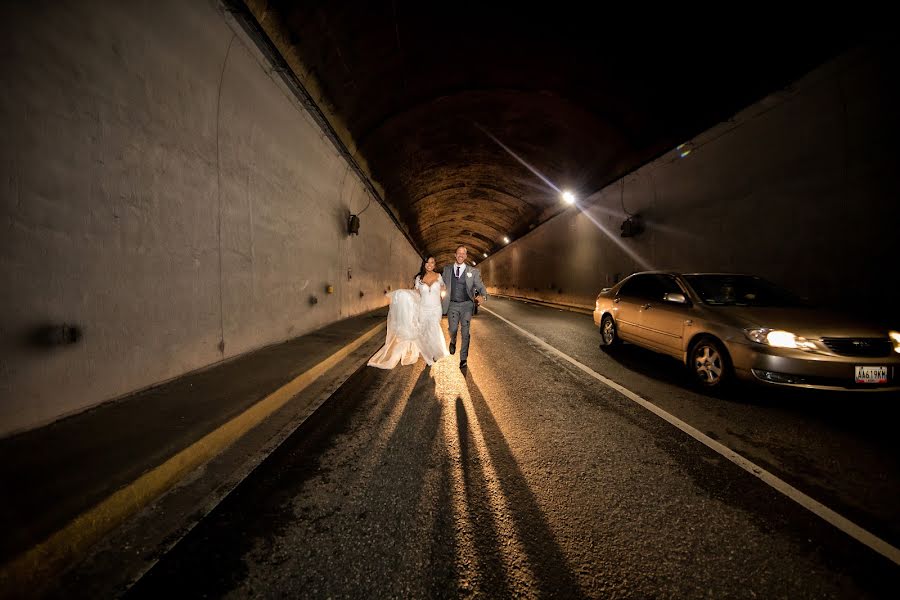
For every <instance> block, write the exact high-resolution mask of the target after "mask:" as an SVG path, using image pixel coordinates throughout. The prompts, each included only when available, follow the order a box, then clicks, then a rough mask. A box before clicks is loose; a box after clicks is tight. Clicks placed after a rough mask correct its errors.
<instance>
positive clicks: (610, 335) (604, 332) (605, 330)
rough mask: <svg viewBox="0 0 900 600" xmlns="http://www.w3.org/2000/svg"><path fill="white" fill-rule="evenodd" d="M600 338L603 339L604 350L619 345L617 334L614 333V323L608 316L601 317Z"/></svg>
mask: <svg viewBox="0 0 900 600" xmlns="http://www.w3.org/2000/svg"><path fill="white" fill-rule="evenodd" d="M600 337H601V338H602V339H603V342H602V345H603V347H604V348H610V347H612V346H615V345H616V344H618V343H619V334H618V332H617V331H616V322H615V321H613V318H612V317H611V316H609V315H603V319H602V320H601V321H600Z"/></svg>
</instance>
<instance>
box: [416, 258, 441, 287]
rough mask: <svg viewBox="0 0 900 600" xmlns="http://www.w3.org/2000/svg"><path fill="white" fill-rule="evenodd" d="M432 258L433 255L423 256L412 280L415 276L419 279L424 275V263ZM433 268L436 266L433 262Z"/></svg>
mask: <svg viewBox="0 0 900 600" xmlns="http://www.w3.org/2000/svg"><path fill="white" fill-rule="evenodd" d="M432 258H434V257H433V256H426V257H425V260H423V261H422V266H420V267H419V272H418V273H416V274H415V275H414V276H413V281H415V280H416V277H418V278H420V279H422V278H424V277H425V263H427V262H428V261H429V260H431V259H432ZM435 262H437V261H435ZM435 268H437V265H436V264H435Z"/></svg>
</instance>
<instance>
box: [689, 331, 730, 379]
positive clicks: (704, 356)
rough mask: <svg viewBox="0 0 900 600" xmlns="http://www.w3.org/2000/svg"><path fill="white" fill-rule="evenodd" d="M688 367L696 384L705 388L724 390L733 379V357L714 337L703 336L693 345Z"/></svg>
mask: <svg viewBox="0 0 900 600" xmlns="http://www.w3.org/2000/svg"><path fill="white" fill-rule="evenodd" d="M688 369H690V372H691V377H692V379H693V381H694V384H695V385H697V386H698V387H699V388H700V389H703V390H709V391H713V390H715V391H718V390H722V389H724V388H726V387H727V386H728V384H729V383H731V380H732V371H731V357H730V356H728V351H727V350H725V347H724V346H723V345H722V343H721V342H720V341H719V340H717V339H716V338H714V337H710V336H703V337H701V338H699V339H698V340H697V341H695V342H694V343H693V344H692V345H691V351H690V353H689V354H688Z"/></svg>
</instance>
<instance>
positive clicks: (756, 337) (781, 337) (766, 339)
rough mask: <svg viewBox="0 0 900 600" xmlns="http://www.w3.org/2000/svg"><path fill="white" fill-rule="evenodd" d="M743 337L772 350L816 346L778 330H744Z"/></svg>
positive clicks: (802, 338) (803, 348)
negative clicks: (770, 347)
mask: <svg viewBox="0 0 900 600" xmlns="http://www.w3.org/2000/svg"><path fill="white" fill-rule="evenodd" d="M744 335H746V336H747V339H748V340H750V341H751V342H756V343H757V344H765V345H766V346H772V347H773V348H796V349H798V350H815V349H816V345H815V344H814V343H812V342H811V341H809V340H808V339H806V338H805V337H799V336H796V335H794V334H793V333H791V332H789V331H782V330H780V329H768V328H762V329H745V330H744ZM898 337H900V335H898ZM895 343H900V342H895Z"/></svg>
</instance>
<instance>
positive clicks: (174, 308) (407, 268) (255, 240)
mask: <svg viewBox="0 0 900 600" xmlns="http://www.w3.org/2000/svg"><path fill="white" fill-rule="evenodd" d="M6 8H7V11H8V14H7V18H6V19H4V22H3V24H2V25H0V29H2V33H0V54H2V56H3V57H4V60H3V64H2V66H0V89H3V93H2V94H0V124H2V130H3V132H4V138H5V139H4V142H3V144H2V146H0V196H2V219H3V220H2V223H0V226H2V228H3V233H2V236H0V237H2V242H0V277H2V285H0V288H2V292H0V358H2V360H0V435H4V434H8V433H10V432H14V431H17V430H23V429H27V428H30V427H34V426H36V425H40V424H43V423H46V422H49V421H51V420H54V419H56V418H58V417H60V416H63V415H66V414H70V413H73V412H78V411H80V410H83V409H85V408H87V407H90V406H92V405H95V404H98V403H100V402H103V401H105V400H109V399H112V398H116V397H119V396H122V395H124V394H128V393H130V392H132V391H135V390H137V389H141V388H144V387H147V386H150V385H153V384H155V383H158V382H162V381H165V380H168V379H171V378H173V377H176V376H178V375H181V374H184V373H186V372H188V371H191V370H195V369H197V368H200V367H203V366H206V365H209V364H212V363H215V362H217V361H220V360H222V359H225V358H229V357H233V356H236V355H239V354H243V353H245V352H247V351H250V350H253V349H256V348H260V347H263V346H266V345H270V344H272V343H276V342H279V341H283V340H286V339H289V338H293V337H296V336H298V335H302V334H304V333H307V332H309V331H312V330H315V329H317V328H319V327H321V326H323V325H326V324H328V323H332V322H334V321H336V320H339V319H341V318H344V317H348V316H352V315H355V314H359V313H361V312H366V311H369V310H371V309H374V308H377V307H379V306H384V305H385V304H386V302H387V299H386V298H385V297H384V294H383V292H384V290H385V289H386V288H387V287H388V286H392V287H398V286H405V285H408V284H409V281H408V280H409V279H410V277H411V275H412V274H413V273H414V272H415V271H417V270H418V267H419V260H420V259H419V257H418V255H417V254H416V253H415V251H414V250H413V248H412V247H411V246H410V244H409V243H408V242H407V240H406V238H405V237H404V236H403V234H402V233H401V232H400V231H399V230H398V229H397V228H396V227H395V226H394V224H393V223H392V222H391V220H390V219H389V217H388V216H387V214H386V213H385V212H384V211H383V209H382V208H381V207H380V206H379V205H378V204H377V203H376V202H374V201H373V202H372V205H371V206H370V207H369V209H368V210H367V211H366V212H365V213H364V214H363V215H362V217H361V221H362V226H361V229H360V235H359V236H358V237H349V236H348V235H347V234H346V220H347V216H348V215H349V214H350V212H351V211H352V212H354V213H355V212H359V211H360V210H361V209H362V208H363V207H364V206H365V205H366V193H365V191H364V188H363V186H362V184H361V182H360V181H359V180H358V179H357V177H356V176H355V175H354V173H353V172H352V171H350V170H349V169H348V167H347V164H346V162H345V161H344V159H343V158H342V157H341V156H340V155H339V153H338V152H337V151H336V150H335V149H334V147H333V145H332V144H331V142H330V141H329V140H328V139H327V138H326V137H324V135H323V134H322V132H321V131H320V130H319V128H318V127H317V126H316V124H315V122H314V121H313V120H312V119H311V118H310V117H309V115H308V114H306V113H305V112H304V111H303V110H302V109H301V108H300V107H299V105H298V104H297V102H296V100H295V99H294V98H293V97H292V96H291V95H290V94H289V93H288V92H287V91H286V90H285V89H283V85H282V84H281V83H280V80H278V78H277V77H274V78H273V77H272V76H270V75H269V73H268V72H267V70H266V65H265V64H263V62H262V61H261V59H259V57H258V54H257V51H256V49H255V48H254V47H253V45H252V43H250V42H247V41H245V40H244V39H243V37H242V34H238V35H235V33H236V29H232V28H231V27H230V26H229V23H228V21H227V20H226V17H225V16H224V15H223V14H222V13H221V12H220V10H219V8H218V6H217V4H216V3H215V2H212V1H205V2H179V1H177V0H164V1H160V2H149V1H146V2H99V3H98V2H75V1H68V2H49V1H46V2H29V3H24V2H22V3H12V4H11V5H10V6H8V7H6ZM229 46H230V51H229ZM226 55H227V61H226ZM223 65H224V68H223ZM348 269H349V270H351V272H352V279H348V276H347V271H348ZM329 284H331V285H333V286H334V288H335V292H334V294H331V295H329V294H326V293H325V287H326V286H327V285H329ZM361 291H362V292H364V294H365V295H364V296H362V297H360V292H361ZM312 295H315V296H317V297H318V300H319V302H318V304H316V305H311V304H310V302H309V299H310V297H311V296H312ZM61 323H68V324H74V325H77V326H78V327H79V328H81V330H82V331H83V337H82V339H81V340H80V341H79V342H78V343H76V344H72V345H66V346H55V347H40V346H36V345H35V344H33V343H31V341H30V340H31V336H32V334H33V333H34V331H35V330H36V328H38V327H40V326H42V325H46V324H61ZM221 341H224V350H222V349H220V342H221Z"/></svg>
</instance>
